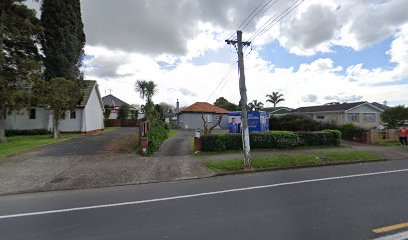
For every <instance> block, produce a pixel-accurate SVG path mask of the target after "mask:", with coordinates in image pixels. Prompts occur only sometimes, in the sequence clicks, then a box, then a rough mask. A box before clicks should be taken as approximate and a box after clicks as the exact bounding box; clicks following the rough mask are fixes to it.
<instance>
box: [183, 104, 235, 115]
mask: <svg viewBox="0 0 408 240" xmlns="http://www.w3.org/2000/svg"><path fill="white" fill-rule="evenodd" d="M181 112H182V113H185V112H195V113H202V112H205V113H218V114H227V113H229V111H228V110H225V109H224V108H220V107H218V106H214V105H212V104H209V103H207V102H196V103H194V104H193V105H191V106H189V107H186V108H184V109H183V110H181Z"/></svg>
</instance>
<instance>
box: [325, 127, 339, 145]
mask: <svg viewBox="0 0 408 240" xmlns="http://www.w3.org/2000/svg"><path fill="white" fill-rule="evenodd" d="M322 132H327V133H331V134H333V135H334V139H335V145H336V146H340V143H341V131H339V130H333V129H325V130H323V131H322Z"/></svg>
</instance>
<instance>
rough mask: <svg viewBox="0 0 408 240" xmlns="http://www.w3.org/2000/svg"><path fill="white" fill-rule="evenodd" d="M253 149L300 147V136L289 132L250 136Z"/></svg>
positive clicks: (253, 134) (272, 132)
mask: <svg viewBox="0 0 408 240" xmlns="http://www.w3.org/2000/svg"><path fill="white" fill-rule="evenodd" d="M249 140H250V145H251V148H254V149H256V148H291V147H295V146H297V145H298V136H297V135H296V134H295V133H293V132H289V131H271V132H267V133H252V134H250V135H249Z"/></svg>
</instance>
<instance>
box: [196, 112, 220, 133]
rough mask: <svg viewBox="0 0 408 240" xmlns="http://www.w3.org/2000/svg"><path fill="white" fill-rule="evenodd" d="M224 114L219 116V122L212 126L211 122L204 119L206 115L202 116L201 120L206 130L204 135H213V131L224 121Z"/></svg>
mask: <svg viewBox="0 0 408 240" xmlns="http://www.w3.org/2000/svg"><path fill="white" fill-rule="evenodd" d="M222 116H223V115H222V114H220V115H218V121H217V122H216V123H215V124H214V125H212V126H208V124H209V122H208V121H207V119H206V118H205V117H204V113H202V114H201V119H202V120H203V129H204V134H211V131H212V130H213V129H214V128H215V127H216V126H218V125H220V123H221V120H222Z"/></svg>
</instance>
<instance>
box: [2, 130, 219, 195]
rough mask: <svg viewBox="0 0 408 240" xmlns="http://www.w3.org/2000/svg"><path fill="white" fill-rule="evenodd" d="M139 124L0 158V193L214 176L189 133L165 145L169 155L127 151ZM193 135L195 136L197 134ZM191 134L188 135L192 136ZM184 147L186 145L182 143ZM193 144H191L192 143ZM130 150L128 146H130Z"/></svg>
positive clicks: (182, 134)
mask: <svg viewBox="0 0 408 240" xmlns="http://www.w3.org/2000/svg"><path fill="white" fill-rule="evenodd" d="M137 133H138V130H137V128H120V129H118V130H116V131H114V132H111V133H105V134H101V135H85V136H81V137H78V138H74V139H70V140H67V141H63V142H60V143H57V144H53V145H48V146H45V147H42V148H40V149H37V150H35V151H32V152H28V153H25V154H21V155H18V156H14V157H11V158H8V159H6V160H2V161H1V162H0V195H7V194H13V193H22V192H35V191H49V190H64V189H82V188H90V187H103V186H116V185H127V184H136V183H148V182H160V181H172V180H180V179H190V178H199V177H208V176H211V175H213V173H212V172H211V171H210V170H208V169H207V168H205V167H204V166H203V164H202V160H200V159H197V158H194V157H192V156H191V154H189V155H188V154H187V153H188V152H189V151H190V152H191V150H190V147H189V141H190V140H189V139H191V137H188V138H187V136H190V134H189V133H187V132H183V131H181V132H178V134H177V135H176V136H175V137H174V139H170V140H168V141H167V142H166V143H165V144H164V145H163V146H164V149H167V148H170V149H171V148H172V147H171V146H173V148H174V149H178V150H180V151H178V150H177V151H174V152H173V154H176V155H184V154H187V155H184V156H167V155H166V154H165V152H166V151H165V150H163V151H162V152H161V153H159V155H160V156H154V157H141V156H139V155H137V154H136V153H134V152H127V149H122V148H121V147H123V146H127V147H129V142H130V143H131V144H130V145H132V143H133V142H134V141H133V140H134V139H135V136H136V137H137ZM191 136H192V135H191ZM186 139H187V140H186ZM180 146H181V147H180ZM187 146H188V147H187ZM124 150H125V151H124Z"/></svg>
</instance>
